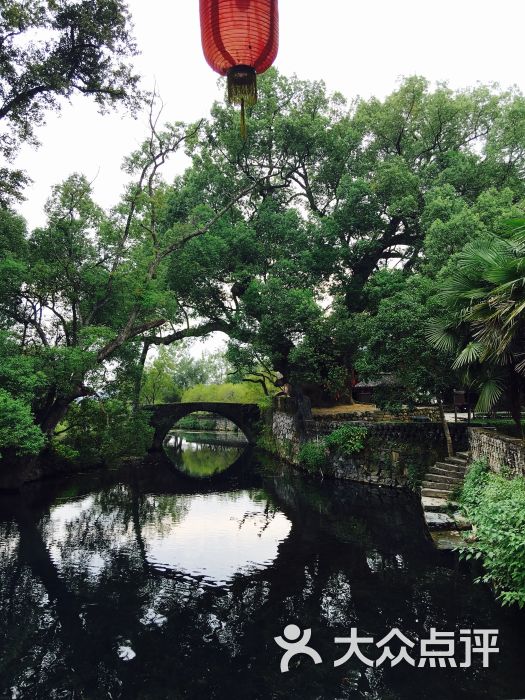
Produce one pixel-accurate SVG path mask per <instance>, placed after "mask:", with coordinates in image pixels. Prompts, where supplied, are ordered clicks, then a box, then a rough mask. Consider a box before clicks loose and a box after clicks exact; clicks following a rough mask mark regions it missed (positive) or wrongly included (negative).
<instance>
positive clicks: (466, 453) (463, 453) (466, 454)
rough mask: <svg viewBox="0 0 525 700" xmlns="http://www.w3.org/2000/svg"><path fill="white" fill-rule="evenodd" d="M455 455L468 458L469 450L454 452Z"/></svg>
mask: <svg viewBox="0 0 525 700" xmlns="http://www.w3.org/2000/svg"><path fill="white" fill-rule="evenodd" d="M456 457H464V458H465V459H466V460H468V459H470V452H456Z"/></svg>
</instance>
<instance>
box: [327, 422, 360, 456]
mask: <svg viewBox="0 0 525 700" xmlns="http://www.w3.org/2000/svg"><path fill="white" fill-rule="evenodd" d="M367 432H368V431H367V429H366V428H364V427H362V426H359V425H342V426H341V427H340V428H336V429H335V430H333V431H332V432H331V433H330V434H329V435H327V436H326V437H325V438H324V444H325V446H326V447H327V448H328V450H329V451H330V452H338V453H340V454H342V455H345V456H350V455H353V454H355V453H356V452H360V451H361V450H362V449H363V447H364V446H365V438H366V435H367Z"/></svg>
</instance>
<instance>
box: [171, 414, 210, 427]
mask: <svg viewBox="0 0 525 700" xmlns="http://www.w3.org/2000/svg"><path fill="white" fill-rule="evenodd" d="M215 425H216V421H215V420H214V419H213V418H198V417H197V416H195V415H191V414H190V415H189V416H184V417H183V418H181V419H180V420H179V421H178V422H177V423H176V424H175V426H174V427H175V428H184V429H186V430H215Z"/></svg>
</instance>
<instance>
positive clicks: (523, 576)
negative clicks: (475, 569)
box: [461, 462, 525, 607]
mask: <svg viewBox="0 0 525 700" xmlns="http://www.w3.org/2000/svg"><path fill="white" fill-rule="evenodd" d="M461 504H462V506H463V509H464V511H465V512H466V514H467V516H468V517H469V518H470V520H471V521H472V523H473V524H474V525H475V527H476V541H475V542H474V543H473V544H472V545H470V546H469V547H468V548H466V549H465V550H464V551H463V552H462V556H463V557H464V558H465V559H472V558H475V559H481V560H482V561H483V567H484V574H483V575H482V576H481V577H480V578H479V579H478V581H483V582H485V583H489V584H490V585H491V586H493V588H494V590H495V591H496V593H497V595H498V598H499V600H500V601H501V602H502V604H503V605H510V604H512V603H517V604H518V605H519V606H520V607H523V606H524V605H525V556H524V552H525V478H523V477H517V478H514V479H509V478H507V476H506V475H505V474H504V473H502V474H494V473H492V472H489V471H488V468H487V465H486V464H484V463H483V462H475V463H474V465H473V466H472V468H471V469H470V471H469V473H468V474H467V477H466V479H465V484H464V486H463V491H462V495H461Z"/></svg>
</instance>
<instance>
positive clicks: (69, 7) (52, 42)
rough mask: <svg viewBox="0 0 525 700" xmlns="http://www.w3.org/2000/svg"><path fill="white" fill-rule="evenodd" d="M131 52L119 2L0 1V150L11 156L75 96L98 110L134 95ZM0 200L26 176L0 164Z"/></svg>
mask: <svg viewBox="0 0 525 700" xmlns="http://www.w3.org/2000/svg"><path fill="white" fill-rule="evenodd" d="M135 54H136V46H135V42H134V40H133V37H132V35H131V22H130V17H129V14H128V10H127V6H126V3H125V2H122V0H82V1H81V2H71V1H70V0H58V1H56V0H53V1H51V0H24V2H19V1H18V0H2V2H1V3H0V153H1V154H2V155H3V156H4V158H6V159H10V158H12V157H13V156H14V155H15V154H16V152H17V150H18V148H19V146H20V144H21V143H23V142H26V141H29V142H30V143H33V144H36V142H37V141H36V137H35V129H36V127H37V126H39V125H41V124H42V123H43V121H44V119H45V115H46V113H47V112H48V111H49V110H58V109H60V107H61V105H62V103H63V98H69V97H71V96H72V95H73V94H74V93H79V94H83V95H89V96H91V97H92V98H93V99H94V100H95V101H96V102H97V103H98V104H99V105H100V108H101V109H102V110H105V109H107V108H108V107H110V106H112V105H114V104H116V103H123V104H125V105H127V106H128V107H131V108H132V109H135V108H136V107H137V106H138V105H139V103H140V99H141V95H140V92H139V90H138V80H139V78H138V76H137V74H136V73H135V71H134V70H133V67H132V64H131V62H130V59H131V57H132V56H134V55H135ZM0 181H1V182H2V185H1V186H0V202H3V203H5V202H6V201H8V200H9V199H11V198H13V197H17V196H18V197H19V196H20V192H21V187H22V186H23V184H24V181H25V176H24V174H23V173H21V172H20V171H19V170H10V169H9V168H8V167H7V166H2V167H0Z"/></svg>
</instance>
